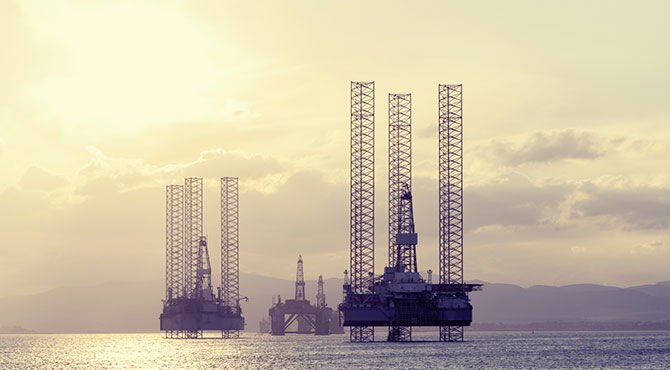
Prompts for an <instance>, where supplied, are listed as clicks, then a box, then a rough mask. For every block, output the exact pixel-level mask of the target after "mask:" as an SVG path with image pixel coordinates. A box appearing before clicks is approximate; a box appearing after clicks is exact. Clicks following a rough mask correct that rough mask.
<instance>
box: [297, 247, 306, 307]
mask: <svg viewBox="0 0 670 370" xmlns="http://www.w3.org/2000/svg"><path fill="white" fill-rule="evenodd" d="M295 300H296V301H304V300H305V274H304V273H303V269H302V256H298V265H297V268H296V273H295Z"/></svg>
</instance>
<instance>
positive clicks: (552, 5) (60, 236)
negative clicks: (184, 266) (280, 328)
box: [0, 0, 670, 296]
mask: <svg viewBox="0 0 670 370" xmlns="http://www.w3.org/2000/svg"><path fill="white" fill-rule="evenodd" d="M669 13H670V5H668V3H667V2H665V1H644V2H634V1H560V2H558V1H556V2H538V1H508V2H499V1H482V2H476V3H471V2H456V1H421V2H407V1H368V2H357V1H337V2H325V1H324V2H318V1H253V2H250V1H193V2H186V1H142V2H136V1H95V2H91V1H31V0H27V1H20V2H19V1H12V0H9V1H2V2H0V53H2V54H1V55H2V57H1V58H0V81H2V83H1V84H0V174H1V175H2V181H1V182H0V237H1V239H0V296H5V295H12V294H33V293H37V292H41V291H44V290H48V289H51V288H54V287H58V286H63V285H84V284H93V283H99V282H106V281H112V280H124V281H139V280H151V279H162V278H163V276H164V263H165V186H166V185H168V184H182V183H183V181H184V180H183V179H184V177H188V176H195V177H203V178H204V179H205V200H204V202H205V204H204V208H205V221H204V223H205V233H206V234H207V235H208V237H209V241H210V251H211V256H210V257H211V259H212V264H213V265H217V264H218V263H217V262H216V261H218V258H219V252H218V246H219V243H220V241H219V237H218V235H219V189H218V179H219V177H223V176H239V178H240V190H241V195H240V207H241V208H240V218H241V219H240V222H241V224H240V238H241V241H240V269H241V271H242V272H245V273H254V274H262V275H267V276H273V277H280V278H286V279H294V277H295V262H296V260H297V256H298V255H299V254H301V255H302V256H303V259H304V261H305V275H306V278H308V279H314V278H316V277H317V276H318V275H319V274H323V275H324V276H325V277H340V276H342V272H343V271H344V270H345V269H347V268H348V259H349V256H348V250H349V233H348V227H349V226H348V217H349V208H348V207H349V199H348V192H349V190H348V187H349V178H348V174H349V167H348V166H349V164H348V163H349V147H348V143H349V124H350V122H349V99H350V96H349V86H350V81H375V86H376V92H375V93H376V97H377V98H376V127H375V130H376V140H377V141H376V169H375V171H376V172H375V173H376V194H377V197H376V201H377V204H376V220H377V222H376V226H377V227H376V262H375V266H376V270H377V272H378V273H379V272H381V271H382V269H383V266H384V264H385V263H386V247H387V245H386V243H387V236H386V235H387V230H386V224H387V222H386V217H387V212H386V207H387V206H386V202H387V196H386V193H387V188H386V187H387V186H388V185H387V180H386V179H387V176H388V173H387V172H388V169H387V163H388V161H387V159H386V155H387V150H388V149H387V143H386V141H387V140H388V135H387V125H388V121H387V108H388V106H387V95H388V94H389V93H411V94H412V104H413V106H412V111H413V117H412V125H413V139H412V140H413V166H414V167H413V171H414V172H413V175H414V177H413V190H414V200H415V206H414V211H415V219H416V224H417V230H418V233H419V245H418V247H417V249H418V264H419V269H420V270H422V271H423V270H427V269H429V268H430V269H433V270H434V271H437V254H438V247H437V185H438V183H437V163H438V158H437V144H438V143H437V86H438V84H439V83H462V84H463V94H464V95H463V96H464V97H463V101H464V103H463V107H464V121H463V126H464V165H465V171H464V184H465V189H464V197H465V221H464V223H465V231H466V232H465V246H464V254H465V278H466V280H484V281H490V282H504V283H513V284H519V285H522V286H530V285H535V284H547V285H566V284H574V283H599V284H609V285H617V286H631V285H636V284H646V283H654V282H657V281H663V280H670V273H669V272H668V271H669V269H668V265H670V232H669V231H670V173H669V172H668V168H670V167H668V164H667V163H668V162H669V159H670V128H669V127H668V123H670V104H668V101H669V100H670V92H669V90H668V89H667V86H668V85H670V69H668V65H670V48H669V47H668V46H667V35H668V34H670V24H669V23H668V22H667V19H666V18H667V17H666V15H667V14H669ZM241 289H242V291H243V290H244V287H242V288H241Z"/></svg>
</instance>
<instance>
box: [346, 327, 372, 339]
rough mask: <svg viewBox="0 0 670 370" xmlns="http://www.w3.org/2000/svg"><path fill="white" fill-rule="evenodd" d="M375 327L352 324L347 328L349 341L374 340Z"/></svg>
mask: <svg viewBox="0 0 670 370" xmlns="http://www.w3.org/2000/svg"><path fill="white" fill-rule="evenodd" d="M374 340H375V328H374V327H372V326H352V327H351V328H350V329H349V342H352V343H361V342H374Z"/></svg>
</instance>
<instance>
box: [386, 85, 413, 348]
mask: <svg viewBox="0 0 670 370" xmlns="http://www.w3.org/2000/svg"><path fill="white" fill-rule="evenodd" d="M388 115H389V145H388V151H389V158H388V160H389V183H388V184H389V188H388V190H389V196H388V200H389V206H388V215H389V219H388V225H389V234H388V237H389V247H388V248H389V249H388V266H389V267H396V266H397V265H398V264H399V262H400V261H398V256H399V253H398V251H399V250H398V245H397V244H396V236H397V235H398V233H399V232H401V231H400V227H401V222H399V220H401V219H402V214H401V213H402V211H401V208H402V207H401V202H402V201H401V197H402V194H403V192H404V190H407V191H411V188H412V130H411V128H412V95H411V94H389V105H388ZM412 232H413V231H412ZM411 337H412V328H411V327H404V326H392V327H390V328H389V340H392V341H407V340H411Z"/></svg>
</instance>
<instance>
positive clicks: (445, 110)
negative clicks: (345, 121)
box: [339, 82, 482, 342]
mask: <svg viewBox="0 0 670 370" xmlns="http://www.w3.org/2000/svg"><path fill="white" fill-rule="evenodd" d="M462 96H463V94H462V85H439V86H438V103H439V107H438V117H439V123H438V125H439V282H438V283H437V284H433V283H432V281H431V280H432V277H431V276H430V273H429V279H428V280H429V281H426V280H424V279H423V278H422V277H421V275H420V274H419V272H418V269H417V260H416V246H417V244H418V235H417V233H416V230H415V225H414V209H413V202H412V135H411V122H412V96H411V94H389V96H388V119H389V127H388V129H389V131H388V132H389V146H388V148H389V153H388V160H389V179H388V191H389V198H388V199H389V204H388V211H389V212H388V214H389V219H388V230H389V235H388V236H389V240H388V266H387V267H386V268H384V274H383V275H381V276H378V277H375V276H374V223H375V217H374V203H375V182H374V180H375V176H374V155H375V146H374V138H375V135H374V132H375V87H374V82H351V172H350V175H351V198H350V199H351V208H350V248H349V252H350V260H349V271H350V273H349V274H348V273H347V271H345V283H344V286H343V290H344V302H342V303H341V304H340V306H339V310H340V312H341V314H342V324H343V326H349V327H350V334H349V339H350V341H351V342H371V341H374V327H376V326H384V327H388V337H387V340H388V341H411V340H412V327H413V326H439V327H440V334H439V339H440V341H462V340H463V328H464V326H468V325H470V323H471V322H472V305H471V304H470V298H469V297H468V293H469V292H472V291H474V290H480V289H481V287H482V286H481V284H466V283H464V281H463V130H462V122H463V119H462V102H463V100H462Z"/></svg>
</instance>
